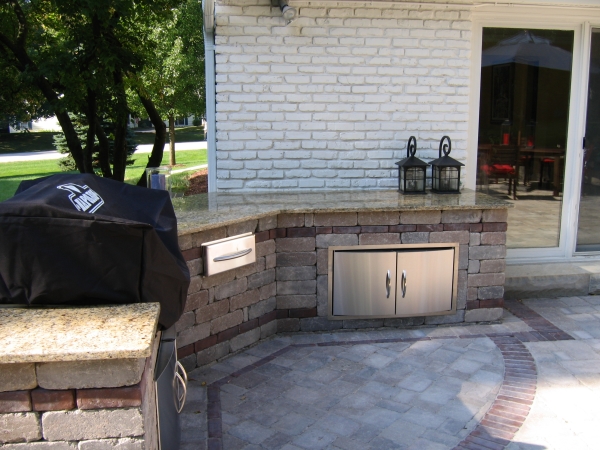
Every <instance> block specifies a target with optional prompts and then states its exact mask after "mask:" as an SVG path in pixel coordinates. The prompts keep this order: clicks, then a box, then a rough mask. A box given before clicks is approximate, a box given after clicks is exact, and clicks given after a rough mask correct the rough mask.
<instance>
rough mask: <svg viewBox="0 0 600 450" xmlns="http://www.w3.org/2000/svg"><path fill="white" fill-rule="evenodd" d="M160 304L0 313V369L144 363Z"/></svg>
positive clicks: (59, 308)
mask: <svg viewBox="0 0 600 450" xmlns="http://www.w3.org/2000/svg"><path fill="white" fill-rule="evenodd" d="M159 312H160V304H159V303H135V304H130V305H106V306H93V307H37V308H36V307H27V308H21V307H15V308H8V307H3V308H0V364H9V363H31V362H56V361H83V360H99V359H125V358H146V357H148V356H150V353H151V350H152V343H153V340H154V337H155V334H156V327H157V324H158V315H159Z"/></svg>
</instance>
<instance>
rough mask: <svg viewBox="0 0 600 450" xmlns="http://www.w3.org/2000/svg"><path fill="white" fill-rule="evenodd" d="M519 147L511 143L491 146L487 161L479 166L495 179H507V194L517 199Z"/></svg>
mask: <svg viewBox="0 0 600 450" xmlns="http://www.w3.org/2000/svg"><path fill="white" fill-rule="evenodd" d="M518 153H519V148H518V147H517V146H513V145H497V146H492V149H491V152H490V156H489V161H487V164H483V165H482V166H481V170H482V171H483V172H484V173H485V174H486V175H487V176H488V177H489V178H493V179H495V180H496V184H498V182H499V181H500V179H505V180H508V195H509V196H510V195H511V194H512V197H513V199H514V200H516V199H517V175H518V172H517V156H518Z"/></svg>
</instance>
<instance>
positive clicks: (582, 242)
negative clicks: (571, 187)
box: [575, 29, 600, 252]
mask: <svg viewBox="0 0 600 450" xmlns="http://www.w3.org/2000/svg"><path fill="white" fill-rule="evenodd" d="M580 195H581V198H580V202H579V221H578V227H577V246H576V248H575V249H576V251H578V252H591V251H600V29H593V30H592V43H591V50H590V74H589V85H588V100H587V115H586V124H585V149H584V156H583V174H582V180H581V194H580Z"/></svg>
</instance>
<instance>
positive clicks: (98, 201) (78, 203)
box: [56, 183, 104, 213]
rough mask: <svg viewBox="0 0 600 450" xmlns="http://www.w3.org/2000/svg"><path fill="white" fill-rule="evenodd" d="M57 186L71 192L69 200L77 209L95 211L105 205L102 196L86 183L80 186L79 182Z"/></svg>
mask: <svg viewBox="0 0 600 450" xmlns="http://www.w3.org/2000/svg"><path fill="white" fill-rule="evenodd" d="M56 188H57V189H62V190H63V191H67V192H70V194H69V200H71V203H73V206H75V209H77V211H81V212H88V213H94V212H96V211H97V210H98V208H100V207H101V206H102V205H104V200H103V199H102V197H100V196H99V195H98V193H97V192H96V191H94V190H93V189H90V188H89V187H88V186H86V185H83V186H79V185H78V184H73V183H67V184H61V185H60V186H56Z"/></svg>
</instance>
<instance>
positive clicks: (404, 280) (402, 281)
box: [400, 270, 406, 298]
mask: <svg viewBox="0 0 600 450" xmlns="http://www.w3.org/2000/svg"><path fill="white" fill-rule="evenodd" d="M400 288H401V289H402V298H404V297H405V296H406V270H403V271H402V280H401V281H400Z"/></svg>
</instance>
